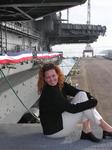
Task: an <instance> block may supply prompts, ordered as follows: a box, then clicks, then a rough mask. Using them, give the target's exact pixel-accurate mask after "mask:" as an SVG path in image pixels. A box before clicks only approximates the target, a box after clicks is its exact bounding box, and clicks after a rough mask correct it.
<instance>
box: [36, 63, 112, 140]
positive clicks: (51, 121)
mask: <svg viewBox="0 0 112 150" xmlns="http://www.w3.org/2000/svg"><path fill="white" fill-rule="evenodd" d="M38 92H39V94H40V98H39V110H40V121H41V124H42V128H43V133H44V134H45V135H47V136H48V137H54V138H59V137H65V136H68V135H69V134H70V133H72V132H73V129H74V128H75V126H76V125H77V124H78V123H82V124H83V131H82V134H81V139H88V140H90V141H93V142H99V141H100V139H98V138H96V137H95V136H94V135H93V133H92V131H91V127H90V121H92V122H93V123H95V124H97V125H99V126H100V127H101V128H102V129H103V138H106V137H107V136H108V137H110V138H112V127H111V126H110V125H109V124H108V123H106V122H105V121H104V120H103V118H102V117H101V115H100V114H99V113H98V112H97V110H96V109H95V107H96V105H97V100H96V99H95V98H94V97H92V96H91V95H90V94H89V93H88V92H85V91H82V90H79V89H76V88H75V87H73V86H71V85H69V84H67V83H66V82H64V75H63V73H62V71H61V70H60V68H59V67H58V66H56V65H54V64H53V63H47V64H44V65H43V67H42V68H41V69H40V72H39V77H38ZM68 95H69V96H72V97H73V99H72V101H70V100H68V99H67V96H68Z"/></svg>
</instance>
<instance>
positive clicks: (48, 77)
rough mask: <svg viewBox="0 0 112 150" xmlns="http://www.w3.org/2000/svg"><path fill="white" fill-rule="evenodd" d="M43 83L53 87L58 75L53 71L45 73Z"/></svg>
mask: <svg viewBox="0 0 112 150" xmlns="http://www.w3.org/2000/svg"><path fill="white" fill-rule="evenodd" d="M45 82H46V83H47V84H48V85H50V86H55V85H57V83H58V74H57V73H56V71H55V70H54V69H51V70H48V71H46V72H45Z"/></svg>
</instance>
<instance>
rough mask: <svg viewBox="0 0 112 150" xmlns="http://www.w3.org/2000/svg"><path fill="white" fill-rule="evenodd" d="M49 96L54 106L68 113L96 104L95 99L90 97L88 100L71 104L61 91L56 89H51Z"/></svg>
mask: <svg viewBox="0 0 112 150" xmlns="http://www.w3.org/2000/svg"><path fill="white" fill-rule="evenodd" d="M54 95H55V96H54ZM51 97H53V103H54V106H55V108H56V109H57V110H58V111H61V112H64V111H67V112H70V113H78V112H81V111H84V110H87V109H90V108H93V107H95V106H96V105H97V100H96V99H90V100H87V101H86V102H82V103H77V104H71V103H70V102H69V101H68V100H67V99H66V98H65V97H64V96H63V95H62V93H61V92H59V90H58V89H57V90H56V89H52V90H51Z"/></svg>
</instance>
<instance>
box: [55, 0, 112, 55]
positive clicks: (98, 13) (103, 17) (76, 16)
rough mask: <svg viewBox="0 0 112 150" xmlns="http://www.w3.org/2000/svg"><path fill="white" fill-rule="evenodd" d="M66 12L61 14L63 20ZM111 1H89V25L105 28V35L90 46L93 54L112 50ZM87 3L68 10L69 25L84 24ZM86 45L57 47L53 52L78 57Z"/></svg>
mask: <svg viewBox="0 0 112 150" xmlns="http://www.w3.org/2000/svg"><path fill="white" fill-rule="evenodd" d="M66 12H67V11H66V10H65V11H63V12H62V14H63V15H62V16H63V18H65V19H66V18H67V13H66ZM111 14H112V0H91V24H95V25H102V26H106V27H107V31H106V35H105V36H100V37H99V38H98V40H97V42H94V43H92V44H91V46H92V47H93V49H94V51H95V53H99V52H100V51H101V50H105V49H112V19H111ZM86 21H87V2H86V3H85V4H83V5H80V6H77V7H73V8H70V9H69V23H73V24H86ZM85 45H86V44H67V45H66V44H64V45H57V46H55V47H54V48H53V49H54V50H63V51H64V53H66V55H69V54H70V52H71V55H73V54H74V55H80V54H81V53H82V51H83V49H84V48H85Z"/></svg>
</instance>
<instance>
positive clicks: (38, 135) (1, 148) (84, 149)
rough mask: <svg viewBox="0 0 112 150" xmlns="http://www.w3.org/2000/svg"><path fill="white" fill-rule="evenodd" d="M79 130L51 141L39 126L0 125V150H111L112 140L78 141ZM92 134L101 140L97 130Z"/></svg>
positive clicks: (100, 134)
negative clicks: (97, 141)
mask: <svg viewBox="0 0 112 150" xmlns="http://www.w3.org/2000/svg"><path fill="white" fill-rule="evenodd" d="M80 129H81V128H78V130H76V131H74V133H73V135H71V136H70V137H67V138H60V139H51V138H47V137H46V136H44V135H43V134H42V129H41V126H40V124H5V125H4V124H1V125H0V150H112V139H106V140H102V141H101V142H100V143H93V142H91V141H86V140H79V136H80V135H79V133H80V131H81V130H80ZM94 132H95V135H97V136H98V137H100V138H101V136H102V131H101V130H100V129H99V128H98V129H96V128H95V129H94Z"/></svg>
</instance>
